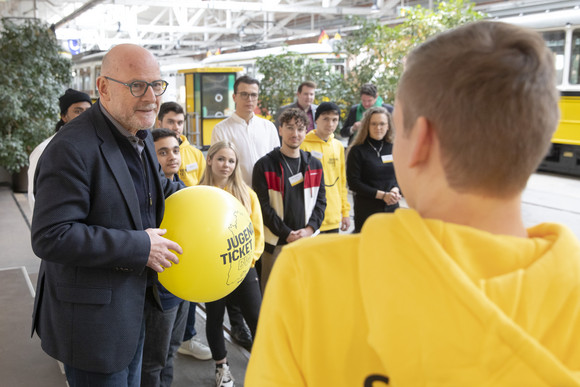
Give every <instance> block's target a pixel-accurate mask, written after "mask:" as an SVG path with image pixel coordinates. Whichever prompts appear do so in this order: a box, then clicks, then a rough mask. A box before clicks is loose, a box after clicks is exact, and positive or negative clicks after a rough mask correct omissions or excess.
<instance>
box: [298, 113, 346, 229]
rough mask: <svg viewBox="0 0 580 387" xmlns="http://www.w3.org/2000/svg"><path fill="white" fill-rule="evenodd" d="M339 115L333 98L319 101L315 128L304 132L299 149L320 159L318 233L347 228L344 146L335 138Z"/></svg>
mask: <svg viewBox="0 0 580 387" xmlns="http://www.w3.org/2000/svg"><path fill="white" fill-rule="evenodd" d="M339 119H340V108H339V107H338V106H337V105H336V104H335V103H333V102H323V103H321V104H320V105H318V108H317V109H316V114H315V115H314V121H315V122H316V129H314V130H313V131H311V132H308V133H307V134H306V138H305V139H304V142H303V143H302V145H301V147H300V148H301V149H302V150H305V151H307V152H310V154H311V155H312V156H313V157H315V158H317V159H318V160H320V162H321V163H322V169H323V171H324V186H325V187H326V210H325V212H324V221H323V222H322V225H321V226H320V232H321V233H337V232H338V230H339V228H340V230H341V231H347V230H348V229H349V227H350V217H349V215H350V204H349V202H348V190H347V188H346V166H345V159H344V146H343V145H342V143H341V142H340V141H338V140H337V139H335V138H334V131H335V130H336V128H337V126H338V121H339Z"/></svg>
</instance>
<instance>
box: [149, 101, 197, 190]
mask: <svg viewBox="0 0 580 387" xmlns="http://www.w3.org/2000/svg"><path fill="white" fill-rule="evenodd" d="M157 120H158V126H159V127H160V128H166V129H170V130H172V131H174V132H175V133H177V135H178V136H179V141H180V144H179V152H180V154H181V165H180V166H179V178H180V179H181V181H183V183H184V184H185V185H186V186H188V187H191V186H194V185H197V183H199V181H200V180H201V176H202V175H203V171H204V170H205V157H203V153H201V151H200V150H199V149H197V148H196V147H194V146H193V145H191V144H190V143H189V141H188V140H187V137H185V136H184V135H183V127H184V125H185V112H184V111H183V108H182V107H181V105H180V104H178V103H177V102H165V103H163V104H162V105H161V107H160V108H159V114H158V115H157Z"/></svg>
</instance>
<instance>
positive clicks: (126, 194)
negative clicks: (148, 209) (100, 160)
mask: <svg viewBox="0 0 580 387" xmlns="http://www.w3.org/2000/svg"><path fill="white" fill-rule="evenodd" d="M95 110H96V112H95V116H96V117H95V118H96V125H95V126H96V129H97V134H98V135H99V137H100V138H101V139H102V141H103V142H102V143H101V152H102V153H103V156H104V157H105V161H106V162H107V164H108V165H109V168H110V169H111V172H112V173H113V177H114V178H115V181H116V182H117V185H118V186H119V189H120V190H121V193H122V194H123V198H124V199H125V202H126V204H127V207H128V208H129V212H130V213H131V218H132V220H133V223H134V226H135V229H136V230H142V229H143V222H142V220H141V212H140V211H139V198H137V192H135V187H134V186H133V178H132V177H131V174H130V173H129V168H127V163H126V162H125V158H124V157H123V154H122V153H121V150H120V149H119V145H118V144H117V141H116V140H115V137H114V136H113V133H111V129H110V128H109V124H108V123H107V121H106V120H105V119H104V117H103V114H102V112H101V111H100V106H97V107H96V109H95Z"/></svg>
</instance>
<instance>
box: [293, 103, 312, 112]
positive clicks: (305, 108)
mask: <svg viewBox="0 0 580 387" xmlns="http://www.w3.org/2000/svg"><path fill="white" fill-rule="evenodd" d="M296 105H298V107H299V108H300V109H302V110H304V111H308V108H310V105H309V104H306V106H302V104H301V103H300V102H298V101H296Z"/></svg>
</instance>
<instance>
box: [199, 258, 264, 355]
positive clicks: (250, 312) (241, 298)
mask: <svg viewBox="0 0 580 387" xmlns="http://www.w3.org/2000/svg"><path fill="white" fill-rule="evenodd" d="M228 299H231V301H233V302H234V303H236V304H237V305H239V306H240V309H241V311H242V315H243V316H244V319H245V320H246V323H247V324H248V327H249V328H250V331H251V332H252V336H254V337H255V335H256V327H257V326H258V316H259V315H260V306H261V304H262V294H261V292H260V285H259V283H258V275H257V273H256V269H255V268H251V269H250V270H249V271H248V274H246V278H244V280H243V281H242V283H241V284H240V285H239V286H238V287H237V288H236V290H234V291H233V292H231V293H230V294H229V295H227V296H226V297H224V298H222V299H220V300H217V301H213V302H206V304H205V311H206V313H207V321H206V324H205V333H206V336H207V342H208V344H209V348H210V349H211V355H212V357H213V359H214V360H216V361H217V360H221V359H223V358H225V357H226V355H227V351H226V342H225V339H224V331H223V327H222V326H223V323H224V313H225V310H226V303H227V301H228Z"/></svg>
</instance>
